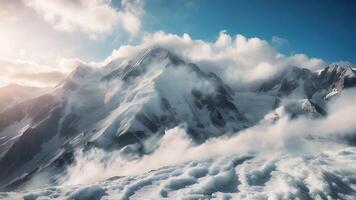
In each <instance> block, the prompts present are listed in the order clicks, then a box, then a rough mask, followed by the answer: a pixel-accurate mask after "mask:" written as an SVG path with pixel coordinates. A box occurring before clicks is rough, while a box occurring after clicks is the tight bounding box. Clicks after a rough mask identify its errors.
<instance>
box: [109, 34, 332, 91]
mask: <svg viewBox="0 0 356 200" xmlns="http://www.w3.org/2000/svg"><path fill="white" fill-rule="evenodd" d="M153 45H158V46H161V47H163V48H167V49H169V50H170V51H171V52H173V53H174V54H176V55H178V56H180V57H182V58H184V59H186V61H188V62H192V63H195V64H197V65H198V66H199V67H200V68H201V69H202V70H203V71H206V72H214V73H215V74H217V75H219V76H220V77H221V78H223V79H224V81H226V82H227V83H228V84H229V85H230V86H232V87H234V88H243V87H246V86H247V85H246V84H248V85H251V84H252V83H253V82H256V81H260V80H265V79H268V78H270V77H271V76H273V75H274V74H275V73H277V72H278V71H280V70H281V69H284V68H286V67H289V66H298V67H303V68H309V69H311V70H315V69H320V68H322V67H325V65H326V62H325V61H323V60H322V59H318V58H309V57H308V56H306V55H304V54H295V55H291V56H286V55H283V54H281V53H279V52H278V51H277V50H276V49H275V48H274V47H273V45H271V44H270V43H269V42H267V41H266V40H263V39H260V38H256V37H253V38H247V37H245V36H243V35H240V34H238V35H235V36H231V35H229V34H228V33H227V32H226V31H221V32H220V34H219V36H218V37H217V39H216V40H215V41H214V42H208V41H203V40H194V39H192V38H191V37H190V36H189V35H188V34H187V33H185V34H183V35H182V36H179V35H175V34H167V33H164V32H155V33H152V34H146V35H145V36H144V37H143V39H142V43H141V44H140V45H136V46H133V45H126V46H121V47H120V48H119V49H117V50H114V51H113V53H112V55H111V56H110V57H108V58H107V60H106V61H107V62H109V61H111V60H115V59H119V60H123V58H127V59H130V58H132V57H134V56H135V55H137V53H138V52H139V51H140V49H143V48H147V47H149V46H153Z"/></svg>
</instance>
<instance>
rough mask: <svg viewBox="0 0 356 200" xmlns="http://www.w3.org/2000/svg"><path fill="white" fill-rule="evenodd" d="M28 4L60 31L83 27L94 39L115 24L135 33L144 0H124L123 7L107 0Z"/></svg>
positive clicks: (111, 29)
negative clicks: (113, 4)
mask: <svg viewBox="0 0 356 200" xmlns="http://www.w3.org/2000/svg"><path fill="white" fill-rule="evenodd" d="M26 6H28V7H29V8H31V9H34V10H35V11H36V12H37V13H38V14H40V15H41V16H42V17H43V19H44V20H45V21H47V22H48V23H50V24H52V25H53V27H54V28H55V29H57V30H60V31H75V30H80V31H83V32H85V33H88V34H90V36H91V37H92V38H95V37H97V36H100V35H102V34H106V33H111V32H112V31H113V29H114V28H115V27H116V26H122V27H123V29H124V30H125V31H127V32H128V33H130V34H131V35H136V34H137V33H138V31H139V30H140V27H141V20H140V16H141V15H142V13H143V9H142V7H143V1H141V0H134V1H129V0H123V1H122V5H121V9H118V8H115V7H113V6H112V5H111V1H108V0H87V1H86V0H74V1H69V0H64V1H63V0H53V1H42V0H30V1H27V2H26Z"/></svg>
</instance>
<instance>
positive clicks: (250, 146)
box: [65, 89, 356, 185]
mask: <svg viewBox="0 0 356 200" xmlns="http://www.w3.org/2000/svg"><path fill="white" fill-rule="evenodd" d="M355 98H356V90H355V89H353V90H345V91H344V92H343V93H342V94H341V96H339V97H338V98H336V99H334V101H333V102H331V104H330V106H329V109H328V112H329V115H328V116H327V117H325V118H318V119H311V118H307V117H300V118H298V119H295V120H291V119H290V118H289V116H287V115H285V116H282V117H281V118H280V119H279V120H278V121H277V122H275V123H266V122H261V123H259V124H257V125H256V126H253V127H251V128H248V129H245V130H242V131H240V132H238V133H236V134H235V135H233V136H232V137H229V138H226V137H225V138H224V137H219V138H212V139H210V140H208V141H206V142H205V143H203V144H199V145H197V144H195V143H194V142H193V141H192V140H191V138H189V136H188V134H187V133H186V131H185V129H184V128H183V127H175V128H173V129H170V130H167V131H166V133H165V135H164V136H163V137H162V138H161V139H158V138H155V140H156V141H157V140H160V141H159V147H158V148H157V149H156V150H155V151H154V152H153V153H152V154H148V155H143V156H142V157H140V158H138V159H134V160H126V159H125V158H123V157H122V156H121V155H120V153H119V152H117V151H113V152H110V153H108V152H105V151H103V150H99V149H94V150H92V151H89V152H86V154H84V153H83V152H79V153H78V154H77V156H76V164H75V165H74V166H72V167H71V168H69V171H68V172H69V174H68V177H65V178H67V180H66V181H65V184H67V185H71V184H88V183H94V182H97V181H102V180H105V179H107V178H110V177H113V176H127V175H137V174H142V173H146V172H148V171H151V170H156V169H159V168H161V167H164V166H171V165H176V164H178V163H183V162H188V161H191V160H204V159H209V158H213V157H216V156H230V155H236V154H239V155H246V154H247V155H248V154H250V155H254V154H258V153H264V155H266V154H269V153H272V154H280V155H295V156H298V155H303V156H305V155H317V154H320V152H324V151H333V150H334V149H338V148H340V147H347V144H346V142H345V141H342V140H337V138H338V137H341V138H342V137H343V136H347V135H348V134H354V133H355V130H356V123H355V122H356V120H355V119H354V118H352V117H349V116H352V113H355V112H356V106H355V104H354V103H353V99H355ZM311 138H313V139H311ZM321 138H322V139H321ZM172 147H174V148H172ZM103 161H105V162H103Z"/></svg>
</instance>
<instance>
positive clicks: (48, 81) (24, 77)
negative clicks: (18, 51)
mask: <svg viewBox="0 0 356 200" xmlns="http://www.w3.org/2000/svg"><path fill="white" fill-rule="evenodd" d="M63 63H66V64H67V65H66V67H58V68H56V67H54V66H49V65H40V64H37V63H35V62H29V61H22V60H5V59H2V60H1V59H0V85H7V84H12V83H16V84H20V85H29V86H38V87H53V86H55V85H57V84H58V83H59V82H61V81H63V80H64V79H65V77H66V76H67V74H68V73H69V72H70V71H72V70H73V69H74V68H75V67H76V66H77V65H78V64H77V63H78V61H74V60H67V59H65V60H62V61H60V62H59V63H58V66H62V65H63ZM70 63H75V64H70Z"/></svg>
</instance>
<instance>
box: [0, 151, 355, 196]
mask: <svg viewBox="0 0 356 200" xmlns="http://www.w3.org/2000/svg"><path fill="white" fill-rule="evenodd" d="M355 163H356V148H354V147H352V148H344V149H341V150H338V151H324V152H321V153H318V154H317V155H310V156H298V155H290V154H279V153H268V154H266V153H263V154H255V155H253V154H246V155H233V156H229V157H215V158H211V159H205V160H201V161H188V162H185V163H181V164H178V165H176V166H168V167H163V168H160V169H158V170H153V171H150V172H147V173H144V174H142V175H137V176H124V177H112V178H110V179H107V180H105V181H102V182H98V183H95V184H90V185H75V186H61V187H50V188H46V189H39V190H33V191H22V192H19V193H16V192H9V193H0V199H26V200H34V199H37V200H40V199H91V200H95V199H354V198H355V195H356V173H355V172H356V164H355Z"/></svg>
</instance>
